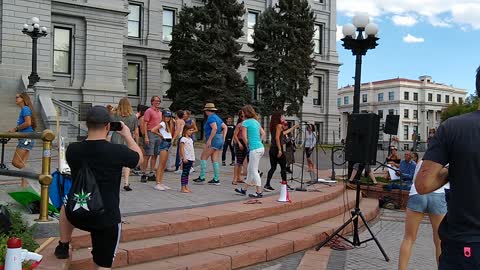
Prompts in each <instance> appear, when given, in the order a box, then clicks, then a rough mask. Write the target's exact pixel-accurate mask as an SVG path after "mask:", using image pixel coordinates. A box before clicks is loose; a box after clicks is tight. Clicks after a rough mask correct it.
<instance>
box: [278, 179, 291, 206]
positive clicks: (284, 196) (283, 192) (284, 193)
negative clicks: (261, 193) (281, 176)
mask: <svg viewBox="0 0 480 270" xmlns="http://www.w3.org/2000/svg"><path fill="white" fill-rule="evenodd" d="M278 201H279V202H291V200H290V195H289V194H288V189H287V181H282V185H281V186H280V197H278Z"/></svg>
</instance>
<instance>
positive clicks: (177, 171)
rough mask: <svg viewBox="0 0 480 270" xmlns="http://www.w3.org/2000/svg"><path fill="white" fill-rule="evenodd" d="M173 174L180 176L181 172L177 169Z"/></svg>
mask: <svg viewBox="0 0 480 270" xmlns="http://www.w3.org/2000/svg"><path fill="white" fill-rule="evenodd" d="M173 173H174V174H181V173H182V170H180V169H178V170H176V171H174V172H173Z"/></svg>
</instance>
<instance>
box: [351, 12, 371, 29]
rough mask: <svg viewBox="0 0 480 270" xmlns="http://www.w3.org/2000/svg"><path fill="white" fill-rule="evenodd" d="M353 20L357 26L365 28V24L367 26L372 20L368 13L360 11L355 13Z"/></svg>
mask: <svg viewBox="0 0 480 270" xmlns="http://www.w3.org/2000/svg"><path fill="white" fill-rule="evenodd" d="M352 22H353V25H355V26H356V27H357V28H365V26H367V24H368V23H369V22H370V18H369V17H368V14H367V13H365V12H359V13H357V14H355V16H354V17H353V20H352Z"/></svg>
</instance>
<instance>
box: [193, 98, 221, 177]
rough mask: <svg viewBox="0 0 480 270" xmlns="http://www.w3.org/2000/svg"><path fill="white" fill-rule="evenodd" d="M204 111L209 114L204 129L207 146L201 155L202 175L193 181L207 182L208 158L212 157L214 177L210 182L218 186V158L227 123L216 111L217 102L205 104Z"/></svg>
mask: <svg viewBox="0 0 480 270" xmlns="http://www.w3.org/2000/svg"><path fill="white" fill-rule="evenodd" d="M203 111H204V112H205V114H206V115H207V121H206V122H205V125H204V126H203V130H204V131H205V146H204V148H203V151H202V155H201V156H200V176H199V177H198V178H197V179H193V182H195V183H198V184H200V183H203V182H205V173H206V171H207V159H208V158H209V157H210V158H211V159H212V163H213V179H212V180H211V181H208V183H209V184H211V185H217V186H218V185H220V180H219V176H220V164H219V163H218V158H219V157H220V154H221V152H222V150H223V142H224V141H225V135H226V134H227V125H225V123H223V121H222V119H221V118H220V117H218V115H217V114H216V113H215V112H216V111H217V108H215V104H213V103H207V104H205V107H204V108H203Z"/></svg>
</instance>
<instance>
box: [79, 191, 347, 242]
mask: <svg viewBox="0 0 480 270" xmlns="http://www.w3.org/2000/svg"><path fill="white" fill-rule="evenodd" d="M319 190H321V191H322V192H303V193H302V192H292V193H290V198H291V200H292V202H291V203H279V202H277V201H276V200H277V196H269V197H265V198H263V199H262V204H253V205H248V204H243V201H239V202H231V203H225V204H220V205H214V206H207V207H197V208H192V209H184V210H176V211H170V212H163V213H155V214H147V215H139V216H129V217H124V218H123V220H122V221H123V223H124V224H123V225H122V238H121V240H120V241H121V242H128V241H134V240H141V239H150V238H154V237H161V236H167V235H176V234H182V233H187V232H192V231H199V230H205V229H209V228H216V227H220V226H226V225H231V224H237V223H241V222H245V221H249V220H254V219H260V218H265V217H268V216H273V215H278V214H283V213H287V212H290V211H294V210H298V209H302V208H308V207H311V206H314V205H318V204H320V203H322V202H326V201H329V200H332V199H334V198H336V197H338V196H339V195H340V194H342V192H343V191H344V187H343V185H341V184H337V185H334V186H330V187H328V186H320V188H319ZM342 205H343V204H342ZM90 246H91V242H90V234H89V233H88V232H84V231H80V230H75V231H74V234H73V237H72V247H73V248H74V249H79V248H85V247H90Z"/></svg>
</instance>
